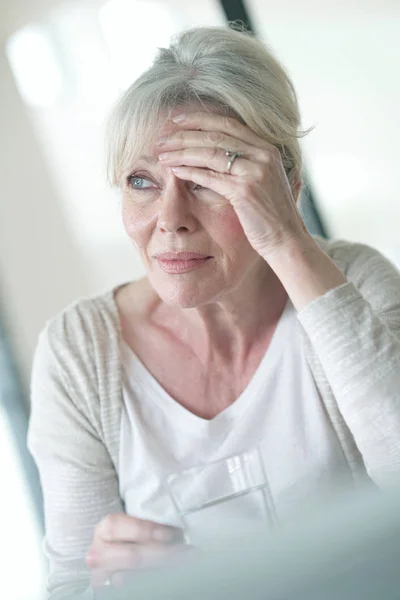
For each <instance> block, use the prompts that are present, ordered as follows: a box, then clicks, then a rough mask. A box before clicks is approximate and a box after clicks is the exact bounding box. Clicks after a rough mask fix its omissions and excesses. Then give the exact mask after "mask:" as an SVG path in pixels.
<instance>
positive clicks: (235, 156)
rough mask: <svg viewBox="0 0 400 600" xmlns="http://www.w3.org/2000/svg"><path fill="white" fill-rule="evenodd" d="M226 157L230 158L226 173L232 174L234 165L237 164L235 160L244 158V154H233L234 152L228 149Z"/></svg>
mask: <svg viewBox="0 0 400 600" xmlns="http://www.w3.org/2000/svg"><path fill="white" fill-rule="evenodd" d="M225 155H226V156H229V161H228V164H227V165H226V172H227V173H230V172H231V170H232V165H233V163H234V162H235V160H236V159H237V158H240V157H242V156H243V152H233V150H231V149H230V148H226V150H225Z"/></svg>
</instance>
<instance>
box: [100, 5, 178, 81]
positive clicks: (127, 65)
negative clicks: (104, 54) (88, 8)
mask: <svg viewBox="0 0 400 600" xmlns="http://www.w3.org/2000/svg"><path fill="white" fill-rule="evenodd" d="M99 21H100V26H101V29H102V32H103V35H104V38H105V40H106V43H107V45H108V48H109V52H110V54H111V59H112V61H113V63H114V67H115V72H116V75H117V78H118V83H119V85H120V86H121V88H122V89H126V88H127V87H129V85H130V84H131V83H132V82H133V81H134V80H135V79H136V78H137V77H138V76H139V75H140V74H141V73H142V72H143V71H144V70H145V69H147V68H148V67H149V66H150V64H151V61H152V60H153V58H154V55H155V52H156V50H157V47H159V46H165V45H168V43H169V40H170V37H171V35H173V34H174V33H175V32H176V31H177V23H176V22H175V20H174V19H173V17H172V15H171V13H170V11H169V9H168V7H166V6H165V5H164V4H162V3H161V2H151V1H150V2H149V1H147V0H146V1H144V0H143V1H141V2H140V1H131V0H109V2H107V4H105V5H104V6H103V7H102V8H101V9H100V11H99Z"/></svg>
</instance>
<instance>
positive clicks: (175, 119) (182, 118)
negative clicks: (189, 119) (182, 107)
mask: <svg viewBox="0 0 400 600" xmlns="http://www.w3.org/2000/svg"><path fill="white" fill-rule="evenodd" d="M172 120H173V122H174V123H183V121H186V115H185V113H181V114H180V115H176V117H173V119H172Z"/></svg>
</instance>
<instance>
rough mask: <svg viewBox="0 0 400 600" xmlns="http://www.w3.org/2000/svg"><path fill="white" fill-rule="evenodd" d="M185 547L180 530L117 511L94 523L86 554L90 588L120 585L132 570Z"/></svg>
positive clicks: (158, 562)
mask: <svg viewBox="0 0 400 600" xmlns="http://www.w3.org/2000/svg"><path fill="white" fill-rule="evenodd" d="M185 548H187V546H185V545H184V544H183V535H182V531H181V530H179V529H175V528H173V527H166V526H164V525H159V524H157V523H152V522H151V521H143V520H141V519H136V518H135V517H131V516H128V515H125V514H123V513H121V514H110V515H107V516H106V517H105V518H104V519H103V520H102V521H100V523H99V524H98V525H97V527H96V529H95V533H94V537H93V543H92V545H91V547H90V548H89V551H88V553H87V555H86V564H87V566H88V567H89V569H90V570H91V574H92V579H91V584H92V586H93V587H94V588H96V587H102V586H104V585H110V584H111V585H116V586H120V585H123V584H124V583H125V582H126V581H127V580H128V579H129V575H130V573H132V571H136V570H138V569H146V568H154V567H157V566H162V565H165V564H166V563H168V562H171V560H172V561H173V560H174V559H176V558H177V556H178V555H179V553H182V551H183V550H184V549H185Z"/></svg>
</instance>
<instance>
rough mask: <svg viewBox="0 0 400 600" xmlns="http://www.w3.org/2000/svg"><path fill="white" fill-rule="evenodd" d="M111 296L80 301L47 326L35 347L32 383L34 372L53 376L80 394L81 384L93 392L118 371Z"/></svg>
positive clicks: (116, 321)
mask: <svg viewBox="0 0 400 600" xmlns="http://www.w3.org/2000/svg"><path fill="white" fill-rule="evenodd" d="M114 294H115V290H114V289H113V290H110V291H108V292H106V293H104V294H101V295H97V296H93V297H90V298H82V299H79V300H77V301H75V302H73V303H72V304H70V305H69V306H67V307H65V308H64V309H63V310H62V311H61V312H60V313H58V314H57V315H55V316H54V317H53V318H52V319H50V320H49V321H48V322H47V323H46V325H45V327H44V328H43V330H42V331H41V333H40V335H39V339H38V344H37V347H36V352H35V357H34V362H33V373H32V378H33V380H34V379H35V375H37V373H41V374H42V375H43V374H44V375H45V374H46V373H48V374H49V375H50V374H53V376H54V377H55V376H57V377H58V378H60V380H61V379H62V380H63V381H64V382H65V383H66V382H68V385H69V386H70V387H71V389H72V388H79V392H80V393H82V392H83V387H84V385H85V386H89V385H90V386H91V387H92V389H94V388H95V387H97V386H98V384H99V380H103V379H105V378H106V377H107V376H108V375H109V374H110V370H112V371H115V370H116V369H118V360H119V337H120V333H119V317H118V309H117V306H116V303H115V300H114ZM86 392H87V390H86ZM86 395H87V393H86Z"/></svg>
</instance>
